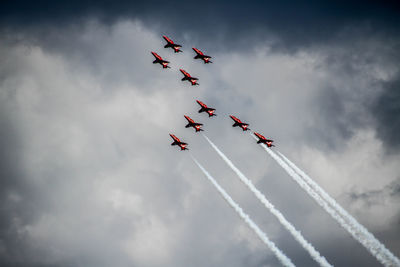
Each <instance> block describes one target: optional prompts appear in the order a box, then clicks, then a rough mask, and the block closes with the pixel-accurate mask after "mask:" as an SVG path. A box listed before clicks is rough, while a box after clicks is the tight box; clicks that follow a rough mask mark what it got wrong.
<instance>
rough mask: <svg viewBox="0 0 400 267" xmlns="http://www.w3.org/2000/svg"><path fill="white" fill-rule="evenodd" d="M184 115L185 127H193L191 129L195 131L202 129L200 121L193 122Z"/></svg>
mask: <svg viewBox="0 0 400 267" xmlns="http://www.w3.org/2000/svg"><path fill="white" fill-rule="evenodd" d="M184 117H185V119H187V121H188V124H186V126H185V128H189V127H193V129H195V131H196V133H197V132H200V131H204V130H203V129H201V126H203V124H202V123H198V122H195V121H194V120H192V119H191V118H190V117H189V116H186V115H184Z"/></svg>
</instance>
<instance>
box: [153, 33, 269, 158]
mask: <svg viewBox="0 0 400 267" xmlns="http://www.w3.org/2000/svg"><path fill="white" fill-rule="evenodd" d="M163 38H164V40H165V41H167V44H166V45H164V48H172V49H173V50H174V52H175V53H179V52H182V50H181V49H180V48H181V47H182V45H180V44H176V43H174V41H172V40H171V39H170V38H168V37H167V36H165V35H163ZM192 49H193V51H194V52H195V53H196V56H195V57H194V59H201V60H203V62H204V64H208V63H212V61H210V59H211V57H210V56H208V55H205V54H204V53H203V52H202V51H201V50H200V49H197V48H195V47H193V48H192ZM151 54H152V55H153V56H154V57H155V60H154V61H153V63H154V64H156V63H158V64H160V65H162V67H163V68H164V69H166V68H170V66H168V64H169V61H166V60H164V59H163V58H162V57H161V56H159V55H158V54H157V53H155V52H151ZM179 70H180V72H181V73H182V74H183V75H184V77H183V78H182V81H189V82H190V83H191V84H192V85H199V83H198V82H197V81H198V80H199V79H198V78H196V77H192V76H191V75H190V74H189V73H188V72H187V71H185V70H184V69H179ZM196 102H197V103H198V104H199V105H200V107H201V108H200V110H199V113H202V112H206V113H207V114H208V117H213V116H217V114H215V108H211V107H208V106H207V105H206V104H204V103H203V102H201V101H200V100H196ZM184 117H185V119H186V120H187V121H188V123H187V124H186V126H185V128H189V127H193V129H194V130H195V132H200V131H204V130H203V129H202V128H201V127H202V126H203V124H202V123H198V122H195V121H194V120H193V119H192V118H190V117H189V116H187V115H184ZM229 117H231V119H232V120H233V121H234V123H233V125H232V127H237V126H239V127H240V128H242V130H243V131H248V130H250V128H248V126H249V124H248V123H245V122H242V121H241V120H239V119H238V118H237V117H235V116H233V115H230V116H229ZM254 134H255V135H256V136H257V138H258V141H257V144H261V143H263V144H265V145H266V146H268V147H272V146H274V145H273V144H272V142H273V140H271V139H267V138H265V136H263V135H261V134H260V133H256V132H254ZM169 135H170V136H171V138H172V139H173V140H174V142H172V144H171V145H172V146H176V145H177V146H179V147H180V148H181V151H183V150H188V148H187V145H188V144H187V143H185V142H181V141H180V140H179V138H178V137H176V136H175V135H173V134H169Z"/></svg>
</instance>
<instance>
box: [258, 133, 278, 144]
mask: <svg viewBox="0 0 400 267" xmlns="http://www.w3.org/2000/svg"><path fill="white" fill-rule="evenodd" d="M254 134H255V135H256V136H257V137H258V139H259V140H258V141H257V144H260V143H263V144H266V145H267V147H271V146H274V145H273V144H272V142H274V140H271V139H267V138H265V136H263V135H261V134H259V133H256V132H254Z"/></svg>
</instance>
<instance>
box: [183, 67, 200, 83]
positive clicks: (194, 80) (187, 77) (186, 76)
mask: <svg viewBox="0 0 400 267" xmlns="http://www.w3.org/2000/svg"><path fill="white" fill-rule="evenodd" d="M179 70H180V71H181V72H182V74H183V75H184V77H183V78H182V81H189V82H190V83H191V84H192V85H200V84H199V83H197V80H198V78H196V77H192V76H191V75H190V74H189V73H188V72H186V71H185V70H183V69H179Z"/></svg>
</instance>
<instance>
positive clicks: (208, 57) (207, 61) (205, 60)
mask: <svg viewBox="0 0 400 267" xmlns="http://www.w3.org/2000/svg"><path fill="white" fill-rule="evenodd" d="M193 50H194V52H196V54H197V55H196V56H195V57H194V59H198V58H201V59H202V60H203V61H204V64H207V63H212V61H210V58H211V57H210V56H207V55H204V54H203V52H201V51H200V50H199V49H197V48H195V47H193Z"/></svg>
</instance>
